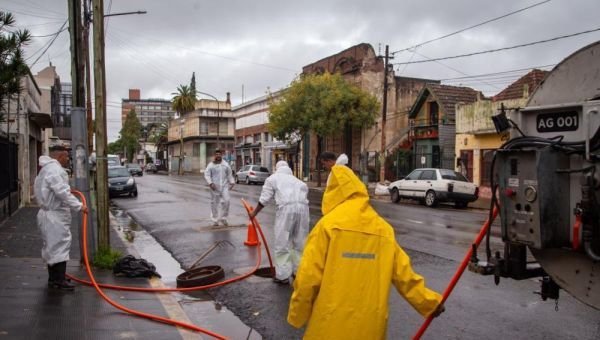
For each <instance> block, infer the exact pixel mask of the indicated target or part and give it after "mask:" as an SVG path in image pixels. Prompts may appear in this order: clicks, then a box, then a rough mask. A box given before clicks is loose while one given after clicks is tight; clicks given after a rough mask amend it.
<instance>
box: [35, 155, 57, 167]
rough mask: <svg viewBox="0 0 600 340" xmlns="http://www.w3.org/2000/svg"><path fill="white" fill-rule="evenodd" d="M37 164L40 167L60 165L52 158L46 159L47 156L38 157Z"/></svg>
mask: <svg viewBox="0 0 600 340" xmlns="http://www.w3.org/2000/svg"><path fill="white" fill-rule="evenodd" d="M39 162H40V166H41V167H44V166H46V165H48V164H50V163H52V162H54V163H56V164H58V165H60V163H58V161H57V160H56V159H54V158H52V157H48V156H40V159H39Z"/></svg>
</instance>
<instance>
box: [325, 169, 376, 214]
mask: <svg viewBox="0 0 600 340" xmlns="http://www.w3.org/2000/svg"><path fill="white" fill-rule="evenodd" d="M350 198H353V199H360V200H364V201H365V203H367V202H368V201H369V194H368V192H367V187H366V186H365V185H364V183H363V182H361V181H360V179H358V177H356V175H355V174H354V172H353V171H352V169H350V168H348V167H347V166H343V165H334V166H333V167H331V173H330V175H329V184H328V185H327V189H325V194H323V202H322V204H321V212H322V213H323V215H326V214H328V213H329V212H331V211H332V210H333V209H334V208H335V207H337V206H338V205H340V204H341V203H343V202H344V201H346V200H348V199H350Z"/></svg>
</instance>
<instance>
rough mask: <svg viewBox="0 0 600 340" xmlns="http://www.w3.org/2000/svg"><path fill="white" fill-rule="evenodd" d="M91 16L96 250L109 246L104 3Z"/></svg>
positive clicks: (95, 3)
mask: <svg viewBox="0 0 600 340" xmlns="http://www.w3.org/2000/svg"><path fill="white" fill-rule="evenodd" d="M92 4H93V14H94V19H93V20H94V21H93V27H94V38H93V40H94V44H93V48H94V93H95V99H96V105H95V106H96V161H97V163H96V173H97V180H96V182H97V187H96V190H97V201H98V210H97V214H98V247H109V246H110V234H109V222H108V182H107V181H108V169H107V163H106V139H107V138H106V137H107V134H106V80H105V71H104V0H92Z"/></svg>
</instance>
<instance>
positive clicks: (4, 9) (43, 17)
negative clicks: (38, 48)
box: [0, 7, 65, 20]
mask: <svg viewBox="0 0 600 340" xmlns="http://www.w3.org/2000/svg"><path fill="white" fill-rule="evenodd" d="M0 10H1V11H5V12H10V13H17V14H21V15H26V16H30V17H34V18H41V19H61V20H62V19H64V18H65V17H64V16H63V17H56V16H55V17H50V16H46V15H38V14H31V13H27V12H21V11H19V10H14V9H9V8H6V7H0Z"/></svg>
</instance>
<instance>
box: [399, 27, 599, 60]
mask: <svg viewBox="0 0 600 340" xmlns="http://www.w3.org/2000/svg"><path fill="white" fill-rule="evenodd" d="M597 31H600V27H599V28H594V29H590V30H586V31H581V32H577V33H572V34H566V35H561V36H558V37H554V38H550V39H544V40H538V41H533V42H529V43H525V44H519V45H514V46H508V47H502V48H495V49H491V50H485V51H479V52H473V53H465V54H459V55H454V56H448V57H439V58H433V59H429V60H415V61H407V62H400V63H393V64H394V65H406V64H422V63H428V62H432V61H439V60H448V59H456V58H464V57H471V56H474V55H480V54H486V53H494V52H500V51H507V50H512V49H515V48H521V47H528V46H533V45H538V44H543V43H547V42H551V41H557V40H561V39H566V38H572V37H576V36H579V35H583V34H588V33H593V32H597Z"/></svg>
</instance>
